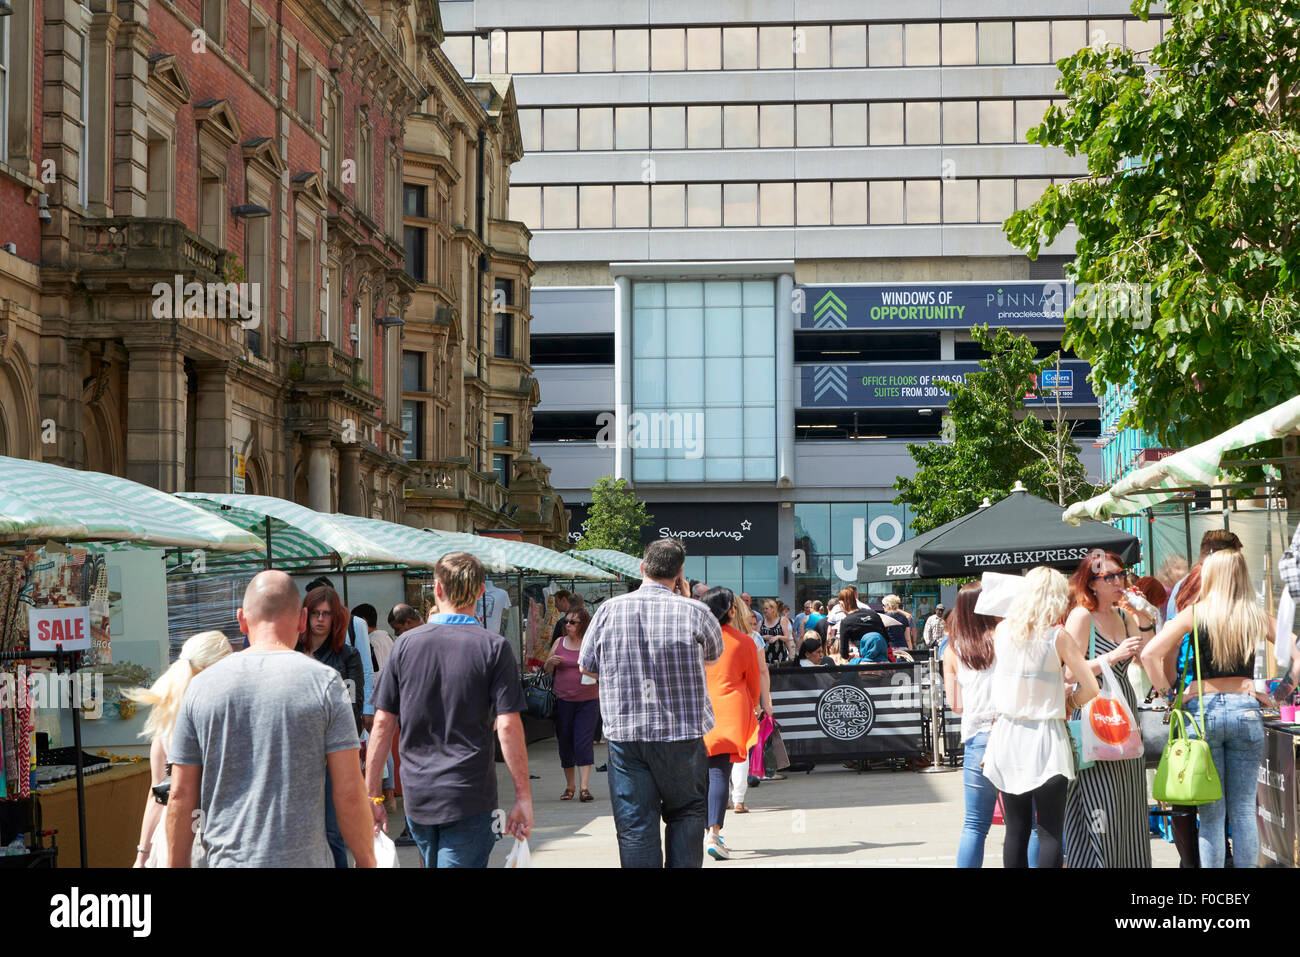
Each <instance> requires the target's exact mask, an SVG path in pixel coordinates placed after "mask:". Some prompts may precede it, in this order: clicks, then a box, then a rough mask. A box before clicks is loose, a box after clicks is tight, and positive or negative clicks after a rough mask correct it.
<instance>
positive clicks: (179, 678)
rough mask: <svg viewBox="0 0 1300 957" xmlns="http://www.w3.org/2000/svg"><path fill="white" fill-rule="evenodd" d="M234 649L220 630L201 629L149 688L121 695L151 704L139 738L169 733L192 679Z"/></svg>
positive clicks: (151, 737)
mask: <svg viewBox="0 0 1300 957" xmlns="http://www.w3.org/2000/svg"><path fill="white" fill-rule="evenodd" d="M232 650H233V649H232V648H231V647H230V639H228V638H227V637H226V636H225V635H223V634H222V633H221V632H219V631H201V632H199V633H198V634H197V635H194V636H193V637H191V638H190V639H189V640H187V641H186V642H185V644H184V645H182V646H181V654H180V657H179V658H177V659H176V660H175V661H174V662H172V665H171V667H170V668H168V669H167V670H166V671H164V672H163V673H162V677H160V678H159V679H158V680H157V681H155V682H154V683H153V685H152V686H151V687H149V688H128V689H127V690H126V691H123V692H122V696H123V697H125V698H130V699H131V700H132V701H138V702H139V703H140V704H144V705H150V706H151V710H150V712H149V717H147V718H145V722H144V730H143V731H141V732H140V737H142V738H148V739H149V740H150V741H154V740H156V739H158V738H160V737H162V736H164V735H170V734H171V731H172V726H173V725H174V724H175V723H176V712H177V711H179V710H180V706H181V699H182V698H184V697H185V689H186V688H188V687H189V686H190V680H191V679H192V678H193V677H194V676H195V675H196V674H198V673H199V672H200V671H202V670H203V669H204V668H207V667H209V666H211V665H214V664H216V663H217V662H218V661H220V660H221V659H222V658H224V657H226V655H228V654H230V653H231V651H232Z"/></svg>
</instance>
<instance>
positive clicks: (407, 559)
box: [177, 492, 426, 567]
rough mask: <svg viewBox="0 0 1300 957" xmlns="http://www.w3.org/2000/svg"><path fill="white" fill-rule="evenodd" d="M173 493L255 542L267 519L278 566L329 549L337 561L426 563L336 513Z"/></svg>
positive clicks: (259, 498) (264, 498) (278, 501)
mask: <svg viewBox="0 0 1300 957" xmlns="http://www.w3.org/2000/svg"><path fill="white" fill-rule="evenodd" d="M177 496H178V497H179V498H183V499H185V500H186V501H188V502H192V503H193V504H194V505H197V506H198V507H200V508H202V509H206V510H207V511H209V512H211V513H213V514H214V515H220V516H221V517H222V518H224V519H226V521H228V522H233V523H234V524H235V525H238V526H239V527H240V528H243V529H247V530H248V531H249V532H251V533H253V534H254V535H257V536H259V542H260V539H261V538H262V537H264V536H265V534H266V520H267V519H268V518H269V519H270V520H271V548H270V551H271V558H272V560H273V561H274V562H275V563H276V565H277V566H280V567H284V566H286V565H293V564H299V563H301V564H308V562H307V558H308V557H311V558H314V559H316V561H320V560H321V559H322V558H323V557H324V556H326V555H329V554H330V553H331V552H333V553H336V554H337V555H338V557H339V564H340V565H354V564H358V563H367V564H380V565H410V564H414V565H425V564H426V562H425V561H424V560H423V556H420V555H416V554H413V553H411V552H409V551H408V552H398V551H395V550H392V549H389V548H387V547H385V546H384V545H383V544H381V543H380V542H378V541H375V540H374V539H373V538H372V537H370V536H367V535H364V534H360V533H359V532H357V531H356V530H354V529H350V528H347V527H344V526H343V525H342V524H341V523H339V522H337V521H336V519H337V518H339V516H337V515H326V514H324V513H322V512H317V511H315V510H314V509H310V508H307V507H306V506H305V505H298V504H297V503H295V502H288V501H285V500H284V499H282V498H274V497H272V496H269V495H237V494H229V493H219V492H178V493H177Z"/></svg>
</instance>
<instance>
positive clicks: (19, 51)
mask: <svg viewBox="0 0 1300 957" xmlns="http://www.w3.org/2000/svg"><path fill="white" fill-rule="evenodd" d="M12 9H13V13H12V14H11V15H9V16H4V17H0V24H3V26H2V27H0V29H2V30H3V31H4V34H3V43H0V83H3V89H2V90H0V102H2V103H3V108H4V124H3V126H4V128H5V129H6V132H7V136H6V138H5V142H4V144H3V145H4V148H5V152H4V154H3V155H0V244H12V246H6V247H5V248H6V249H7V250H12V252H10V251H0V453H3V454H7V455H17V456H21V457H28V458H40V459H43V460H45V461H48V462H54V463H57V464H61V465H68V466H72V467H76V468H86V469H93V470H98V471H104V472H110V473H114V474H118V475H125V476H126V477H128V478H131V479H134V480H137V481H140V482H143V483H145V484H148V485H152V486H154V487H156V488H159V489H162V490H164V491H178V490H185V489H191V490H199V491H230V490H232V488H233V490H235V491H240V490H245V491H248V492H251V493H258V494H269V495H276V496H280V497H284V498H289V499H293V500H296V501H299V502H302V503H304V504H307V505H310V506H311V507H313V508H317V509H320V510H322V511H343V512H349V513H352V514H360V515H369V516H372V517H380V518H386V519H390V520H395V521H408V522H409V523H410V524H414V525H425V524H431V525H438V526H440V527H451V528H459V529H463V530H472V528H473V527H476V526H477V527H482V526H484V525H487V524H491V525H494V526H501V525H516V524H519V522H517V521H511V520H509V515H510V513H511V511H512V509H511V506H512V505H514V506H515V507H514V509H513V510H514V512H515V513H516V515H517V516H518V518H519V519H522V520H523V524H524V526H525V528H526V529H528V530H529V531H530V532H534V533H536V534H530V535H529V537H530V538H533V539H534V540H541V539H542V538H544V537H546V533H547V531H548V530H550V529H551V528H553V529H554V531H555V532H556V533H558V532H559V531H560V529H561V527H562V523H561V521H560V519H558V518H555V512H556V510H557V509H558V511H559V513H560V515H561V517H562V512H563V509H562V506H561V505H560V503H559V502H558V500H556V499H555V497H554V494H553V492H551V491H550V489H549V486H547V485H546V483H545V477H546V473H545V470H544V469H539V467H538V464H537V463H536V462H535V461H534V460H532V459H531V457H530V456H528V455H527V454H526V452H527V435H528V432H527V429H526V428H524V427H523V426H524V421H525V419H526V416H527V414H528V409H530V408H531V404H529V405H528V406H527V408H525V407H524V405H523V404H522V403H535V401H536V386H535V384H533V381H532V379H531V370H530V369H529V368H528V367H527V364H526V361H527V356H526V353H525V354H524V355H523V356H522V357H521V358H520V359H519V360H518V361H516V362H515V366H516V367H517V368H515V369H514V370H513V372H514V375H513V381H512V382H509V383H506V382H505V379H504V378H503V376H502V374H500V373H498V372H496V370H495V369H494V370H491V371H489V370H488V369H486V368H485V366H484V364H483V362H482V360H481V358H480V357H481V355H482V354H483V353H482V349H481V348H480V346H479V344H478V343H477V342H476V341H471V337H473V336H477V335H481V329H480V327H479V326H477V325H475V324H474V323H475V320H476V319H477V320H478V321H480V322H484V321H489V320H490V313H489V312H488V311H487V310H490V307H491V301H490V290H491V288H492V286H491V282H492V280H493V279H494V278H495V277H496V276H498V275H499V276H507V275H508V276H510V277H511V278H512V280H513V281H514V282H515V283H516V287H515V288H517V289H518V290H519V292H518V293H517V296H518V298H519V299H520V301H521V302H520V304H519V305H514V306H512V307H511V308H513V309H514V310H515V313H514V315H515V316H516V317H517V321H518V322H519V323H520V325H521V327H523V328H521V329H520V331H519V333H518V335H519V339H520V340H521V341H522V342H523V343H526V342H527V331H526V321H527V314H526V312H524V311H522V309H523V302H524V301H525V297H526V291H525V290H526V285H527V278H528V276H529V275H530V272H531V264H530V263H529V261H528V257H527V233H526V232H525V231H523V229H522V227H518V226H515V227H514V228H513V231H511V229H510V228H509V224H506V226H507V229H506V233H505V234H504V235H505V236H506V237H507V240H508V242H507V243H506V246H507V248H506V250H505V251H504V252H503V253H502V254H497V253H496V252H495V250H494V246H493V244H492V243H491V242H490V240H492V239H493V238H494V234H493V233H491V231H490V230H491V229H499V228H501V227H500V226H499V225H498V223H500V222H502V221H503V220H504V209H505V190H506V183H507V179H506V177H507V175H508V174H507V173H506V170H507V169H508V165H509V162H513V160H514V159H517V158H518V155H519V150H518V142H519V135H518V124H517V120H516V119H515V118H514V116H513V114H512V113H511V112H510V109H509V108H507V107H510V108H512V106H513V97H512V95H511V93H510V87H509V83H508V80H505V81H503V80H501V79H500V78H498V79H497V80H496V81H495V82H496V84H497V85H494V84H493V83H492V82H489V83H487V84H478V83H473V84H470V85H467V84H466V83H465V82H463V81H461V80H460V79H459V78H458V77H456V74H455V71H454V70H451V69H450V68H448V67H446V64H445V58H443V56H442V54H441V53H440V51H439V50H438V48H437V46H438V43H439V42H441V25H440V22H439V17H438V10H437V5H436V3H434V2H432V0H366V2H365V3H364V4H363V3H362V2H360V0H278V2H275V3H264V2H261V0H248V2H246V0H32V2H29V0H15V2H14V3H13V4H12ZM484 85H486V86H489V87H491V88H492V89H494V90H495V89H497V88H498V86H500V88H501V89H502V90H504V92H503V93H502V94H500V95H499V96H498V97H497V99H496V100H493V99H491V98H487V99H485V100H482V101H480V99H479V97H478V95H476V94H475V93H474V92H471V89H470V87H471V86H473V87H475V88H477V87H480V86H484ZM412 115H414V116H415V117H418V118H420V119H419V122H420V123H424V122H425V120H424V118H425V117H427V118H428V121H427V122H428V123H430V124H432V125H433V126H435V127H436V126H438V124H439V122H440V121H441V122H443V123H446V122H451V123H453V124H454V129H455V131H456V132H455V134H454V135H455V136H456V137H459V138H460V139H459V141H460V142H473V143H475V144H478V143H481V142H487V143H488V146H487V148H486V149H485V152H486V153H489V154H490V155H491V156H492V157H493V160H492V161H490V162H489V163H488V164H487V165H486V166H485V167H484V168H485V169H486V168H490V170H491V173H490V176H491V182H490V183H488V182H487V181H486V180H485V179H484V178H483V177H476V175H475V174H476V172H477V171H478V170H479V166H478V165H477V160H476V158H475V157H474V156H473V155H472V154H471V155H469V156H467V155H466V153H465V152H464V151H463V150H462V151H461V152H460V153H459V154H457V153H456V152H455V149H454V147H453V148H452V150H451V151H444V152H443V153H442V154H441V156H442V161H443V162H446V163H451V164H452V165H451V166H450V167H448V168H447V169H445V170H443V171H442V172H441V174H440V175H441V179H440V180H439V182H440V183H441V184H442V185H443V187H444V189H443V192H442V193H440V194H439V195H446V196H451V195H456V196H459V197H460V203H461V206H460V207H457V206H456V205H455V204H454V203H452V202H450V201H448V202H443V203H442V205H441V207H440V209H441V210H442V212H443V216H441V217H440V216H434V217H433V221H434V223H436V224H437V228H438V230H439V236H440V238H441V237H442V236H443V235H444V234H446V233H450V234H451V235H450V237H449V242H448V243H447V244H446V247H445V248H446V249H447V250H449V251H447V252H444V255H443V261H442V266H443V270H444V272H443V275H444V276H445V277H446V278H445V281H444V283H443V284H442V285H441V286H440V287H439V290H438V292H437V293H435V295H434V298H436V299H437V303H436V304H435V303H434V302H433V301H432V299H431V298H430V295H429V287H428V286H427V285H422V284H421V283H420V282H419V281H418V280H417V278H415V274H416V270H415V267H414V266H412V265H409V264H405V263H404V257H405V251H404V244H403V238H404V237H403V233H404V221H403V215H402V213H403V201H404V190H403V153H404V152H405V150H406V149H407V145H406V143H405V138H406V137H408V136H411V135H413V130H412V127H411V126H410V125H409V124H410V120H409V119H408V117H411V116H412ZM453 116H454V119H450V117H453ZM511 143H513V144H514V145H513V147H512V146H511V145H510V144H511ZM466 164H468V165H466ZM467 183H472V184H475V185H474V186H473V187H467V186H466V184H467ZM479 185H482V188H483V195H484V196H485V197H487V196H491V194H492V192H493V191H494V190H498V189H499V190H500V193H499V198H498V199H496V201H495V202H494V203H493V202H492V201H491V200H487V202H489V203H490V204H491V208H492V209H497V210H499V212H498V213H497V214H496V218H490V217H491V214H489V218H488V219H487V222H488V223H489V224H490V225H489V226H484V227H482V228H476V227H475V225H474V224H475V223H476V221H477V219H478V218H479V214H478V210H479V206H478V205H476V200H477V195H478V193H477V192H476V190H477V188H478V186H479ZM407 192H408V193H409V191H407ZM435 245H436V244H435ZM429 253H430V255H431V256H432V255H433V253H434V249H433V248H430V249H429ZM480 256H481V257H483V259H480V258H479V257H480ZM453 262H454V265H453ZM452 273H455V277H456V278H455V279H452V278H450V277H451V275H452ZM489 277H491V278H489ZM476 282H477V283H478V288H480V289H483V290H485V292H484V294H483V295H482V296H480V297H479V300H480V301H475V298H474V296H473V290H474V289H475V288H476V285H475V283H476ZM461 290H465V291H466V292H467V295H464V296H462V294H461V292H460V291H461ZM439 306H441V307H443V308H442V311H439V308H438V307H439ZM485 316H486V317H487V318H486V319H485V318H483V317H485ZM404 322H405V324H406V327H405V328H406V331H405V335H404V329H403V323H404ZM440 323H442V324H443V325H440ZM438 329H445V330H454V332H455V335H454V336H449V335H447V334H445V333H444V334H443V335H441V336H439V335H438V334H437V332H436V331H434V332H430V331H429V330H438ZM417 330H419V331H418V332H417ZM404 338H407V339H410V340H411V341H412V342H413V343H414V344H415V345H414V353H415V354H418V355H422V356H424V357H425V358H424V360H423V361H424V362H425V363H427V364H426V366H425V368H426V369H428V370H430V374H432V370H435V369H437V368H438V367H440V366H441V367H443V368H444V369H446V370H447V372H446V373H445V374H444V376H443V378H442V380H440V382H439V386H440V387H439V388H437V389H430V391H429V393H428V394H427V396H426V399H427V401H429V402H430V403H431V404H436V405H437V406H438V408H439V409H440V410H442V411H443V412H444V413H445V415H446V416H447V417H449V418H446V419H445V421H444V429H445V431H446V433H447V434H449V435H452V436H456V437H464V438H460V442H461V444H456V443H455V442H454V441H452V442H450V443H449V444H447V445H446V447H445V450H444V452H443V453H442V454H443V455H444V456H446V457H447V459H449V460H452V461H451V462H450V464H452V465H453V466H457V467H459V466H461V465H462V464H463V465H464V467H463V468H459V469H457V468H453V470H452V471H453V472H454V473H455V474H456V476H457V478H456V479H454V480H453V481H451V482H450V483H447V482H445V481H443V480H442V477H441V476H440V475H432V476H431V474H430V472H429V468H430V466H431V465H434V464H440V465H441V464H447V462H445V461H444V460H443V459H436V460H435V457H434V456H432V455H428V456H411V455H410V453H411V451H412V449H411V448H410V440H409V439H408V437H407V436H406V434H405V431H404V429H403V427H402V426H403V412H404V407H403V386H404V383H403V381H402V376H401V369H402V366H403V348H404V347H403V339H404ZM475 363H477V365H475ZM506 378H509V377H506ZM503 383H504V384H503ZM426 388H428V387H427V386H426ZM503 390H504V391H503ZM488 396H492V398H491V400H489V398H488ZM510 396H515V397H516V400H517V401H516V405H515V406H512V407H511V408H512V410H514V409H516V408H517V411H512V413H511V414H513V415H515V416H517V417H518V421H519V423H520V426H521V428H520V431H518V432H517V433H516V434H515V435H514V436H512V438H516V443H515V445H514V447H513V448H509V449H508V451H505V452H504V453H498V454H507V455H509V456H510V460H509V461H510V462H511V465H510V467H509V468H508V469H507V470H506V471H505V472H504V473H503V476H502V477H503V478H505V480H506V481H507V482H510V481H511V480H512V479H515V478H516V475H517V476H518V478H517V480H516V481H515V482H514V485H515V486H516V487H517V488H518V492H517V493H516V494H517V496H518V497H519V500H518V501H515V502H510V501H509V500H508V498H507V495H508V494H509V493H507V492H506V490H505V488H504V486H498V485H497V484H496V482H495V481H489V480H488V477H487V473H490V471H491V466H490V464H484V463H483V461H482V456H483V454H484V452H483V450H484V448H485V445H484V441H485V439H484V437H483V436H484V430H485V426H486V423H487V422H490V420H489V419H487V418H486V417H487V416H489V415H491V414H493V412H492V411H491V410H493V409H495V408H498V407H499V406H501V405H502V403H506V402H508V400H509V397H510ZM409 418H410V416H409V415H408V419H409ZM437 421H438V419H437V417H436V414H435V413H433V412H432V411H431V412H430V413H429V417H428V419H426V420H424V421H423V423H422V424H423V425H424V426H426V427H428V428H432V427H433V425H434V424H435V423H436V422H437ZM408 424H409V423H408ZM486 427H487V428H490V426H486ZM404 440H405V441H406V442H407V449H406V450H405V451H406V452H407V456H404V455H403V451H404V450H403V442H404ZM470 448H472V449H473V450H474V451H473V453H472V454H470V455H467V454H466V450H467V449H470ZM408 457H412V458H415V459H417V460H418V461H416V462H409V461H408V460H407V458H408ZM457 458H463V459H466V462H465V463H460V462H458V461H454V460H456V459H457ZM425 459H428V461H425ZM488 461H489V462H490V460H488ZM510 469H513V472H512V471H510ZM460 476H465V478H460ZM471 478H472V480H471ZM491 478H493V479H494V478H495V477H494V476H492V477H491ZM458 483H459V484H458ZM408 486H409V487H410V488H411V491H410V492H408V491H407V488H408ZM410 494H414V495H415V498H414V499H413V500H412V501H411V505H413V506H416V507H415V508H413V509H412V510H411V511H410V512H409V513H408V510H407V496H408V495H410ZM548 509H549V511H548ZM547 515H549V516H550V517H551V518H552V521H550V522H549V523H548V522H547V521H545V519H544V516H547ZM490 516H496V518H494V519H493V520H492V521H490V522H489V521H487V518H488V517H490Z"/></svg>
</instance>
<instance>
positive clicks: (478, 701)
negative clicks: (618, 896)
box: [366, 552, 533, 867]
mask: <svg viewBox="0 0 1300 957" xmlns="http://www.w3.org/2000/svg"><path fill="white" fill-rule="evenodd" d="M433 572H434V577H435V578H436V580H437V583H436V585H435V590H434V598H435V600H436V601H437V604H438V613H437V614H435V615H434V616H433V617H432V618H431V619H430V621H429V623H428V624H426V625H421V626H420V627H418V628H413V629H411V630H410V631H408V632H406V633H405V634H403V635H402V640H401V641H399V642H397V644H395V645H394V646H393V651H392V654H391V655H390V657H389V659H388V663H387V665H386V666H385V668H384V671H383V675H382V676H381V678H380V682H379V687H378V689H376V692H375V726H374V729H373V730H372V731H371V735H370V755H369V758H370V759H369V761H367V764H366V785H367V787H368V789H369V792H370V799H371V802H372V804H371V810H372V813H373V815H374V820H375V827H376V829H377V830H379V829H382V830H387V827H388V816H387V814H386V812H385V811H384V807H383V797H382V791H381V787H382V782H383V771H384V760H385V759H386V758H387V756H388V751H389V749H390V748H391V747H392V743H393V736H394V734H395V733H397V726H398V724H399V723H400V725H401V731H400V735H401V737H400V739H399V741H398V756H399V757H400V758H401V764H402V789H403V794H404V796H405V799H406V819H407V829H408V830H409V832H410V834H411V836H412V837H413V838H415V843H416V846H417V847H418V848H419V850H420V857H421V859H422V860H423V861H424V866H425V867H486V866H487V862H488V857H489V856H490V854H491V853H492V847H493V845H494V844H495V843H496V840H497V838H498V837H499V836H500V834H499V832H500V823H499V821H498V820H497V818H498V814H499V812H498V811H497V779H496V768H495V764H494V760H493V759H494V749H493V734H492V732H493V728H494V727H495V730H496V733H497V735H498V736H499V737H500V739H501V752H502V754H503V755H504V756H505V761H506V767H507V768H509V770H510V776H511V778H512V779H513V780H514V785H515V805H514V807H513V808H511V810H510V814H509V816H508V817H507V819H506V821H505V830H506V831H507V832H508V833H510V834H512V835H514V836H515V837H516V838H517V839H519V840H527V838H528V833H529V831H530V830H531V829H532V825H533V797H532V790H531V788H530V786H529V783H528V750H527V747H526V745H525V743H524V728H523V723H522V722H521V721H520V719H519V712H521V711H523V709H524V692H523V687H522V685H521V683H520V681H519V669H518V667H517V666H516V664H515V659H514V655H513V654H511V652H510V646H509V645H508V644H507V642H506V639H504V638H502V637H501V636H500V635H494V634H493V633H492V632H490V631H488V630H487V629H486V628H484V627H482V626H481V625H480V624H479V623H478V621H477V620H476V619H475V618H474V605H475V603H476V602H477V601H478V599H479V598H480V597H481V596H482V594H483V589H484V572H483V566H482V564H480V563H479V561H478V559H476V558H475V557H474V556H472V555H470V554H468V553H466V552H452V553H450V554H448V555H444V556H443V557H442V558H441V559H439V561H438V564H437V565H436V566H435V567H434V570H433Z"/></svg>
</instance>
